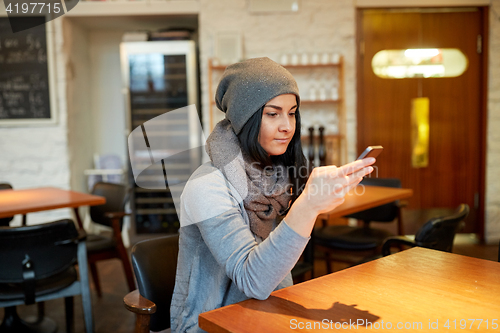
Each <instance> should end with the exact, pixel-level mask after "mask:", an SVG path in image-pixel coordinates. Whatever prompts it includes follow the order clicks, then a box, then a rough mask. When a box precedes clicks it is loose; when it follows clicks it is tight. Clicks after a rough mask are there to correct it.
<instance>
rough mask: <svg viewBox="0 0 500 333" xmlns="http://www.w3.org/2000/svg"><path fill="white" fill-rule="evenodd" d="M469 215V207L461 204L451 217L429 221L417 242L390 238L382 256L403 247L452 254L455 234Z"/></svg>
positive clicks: (383, 248)
mask: <svg viewBox="0 0 500 333" xmlns="http://www.w3.org/2000/svg"><path fill="white" fill-rule="evenodd" d="M468 214H469V206H468V205H466V204H461V205H460V206H458V208H457V209H456V210H455V212H454V213H453V214H452V215H450V216H443V217H436V218H432V219H430V220H429V221H427V222H426V223H425V224H424V225H423V226H422V227H420V229H418V231H417V233H416V235H415V240H411V239H409V238H407V237H403V236H399V237H390V238H388V239H386V240H385V242H384V244H383V246H382V255H383V256H387V255H389V254H391V248H393V247H398V248H401V247H403V246H409V247H415V246H420V247H425V248H428V249H434V250H439V251H445V252H452V250H453V240H454V239H455V234H456V233H457V232H458V231H460V230H462V229H463V227H464V225H465V222H464V219H465V218H466V217H467V215H468Z"/></svg>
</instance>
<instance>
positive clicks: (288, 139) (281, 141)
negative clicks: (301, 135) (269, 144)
mask: <svg viewBox="0 0 500 333" xmlns="http://www.w3.org/2000/svg"><path fill="white" fill-rule="evenodd" d="M290 139H291V138H287V139H274V140H275V141H278V142H280V143H287V142H288V141H290Z"/></svg>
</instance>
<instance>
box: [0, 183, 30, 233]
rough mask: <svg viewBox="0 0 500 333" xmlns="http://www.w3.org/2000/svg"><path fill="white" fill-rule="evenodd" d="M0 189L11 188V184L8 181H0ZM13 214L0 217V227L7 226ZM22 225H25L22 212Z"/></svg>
mask: <svg viewBox="0 0 500 333" xmlns="http://www.w3.org/2000/svg"><path fill="white" fill-rule="evenodd" d="M0 190H12V185H10V184H9V183H0ZM13 218H14V216H9V217H4V218H1V219H0V227H8V226H9V223H10V221H12V219H13ZM23 225H26V214H23Z"/></svg>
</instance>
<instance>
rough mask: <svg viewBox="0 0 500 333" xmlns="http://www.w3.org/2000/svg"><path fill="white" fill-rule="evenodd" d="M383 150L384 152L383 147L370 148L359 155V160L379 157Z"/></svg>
mask: <svg viewBox="0 0 500 333" xmlns="http://www.w3.org/2000/svg"><path fill="white" fill-rule="evenodd" d="M382 150H384V147H382V146H368V147H367V148H366V149H365V151H364V152H362V153H361V155H359V157H358V160H361V159H363V158H367V157H377V156H378V155H379V154H380V153H381V152H382Z"/></svg>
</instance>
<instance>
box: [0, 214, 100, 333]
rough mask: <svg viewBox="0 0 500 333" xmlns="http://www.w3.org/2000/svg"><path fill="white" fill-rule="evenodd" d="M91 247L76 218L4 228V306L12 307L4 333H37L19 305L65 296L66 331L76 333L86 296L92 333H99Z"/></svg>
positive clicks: (0, 245) (0, 328) (0, 294)
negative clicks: (76, 300)
mask: <svg viewBox="0 0 500 333" xmlns="http://www.w3.org/2000/svg"><path fill="white" fill-rule="evenodd" d="M85 245H86V244H85V232H83V231H81V232H78V231H77V230H76V227H75V224H74V222H73V221H72V220H67V219H66V220H60V221H56V222H51V223H44V224H38V225H32V226H22V227H0V253H1V254H2V255H1V256H0V267H1V269H0V307H4V308H6V309H5V316H4V319H3V322H2V324H1V325H0V332H26V331H29V332H34V330H33V331H32V330H30V329H34V328H35V326H34V325H33V324H30V323H26V322H24V321H23V320H21V319H20V318H19V316H18V315H17V312H16V308H15V307H16V306H17V305H21V304H34V303H38V302H44V301H47V300H51V299H55V298H63V297H64V299H65V306H66V329H67V332H74V322H73V296H75V295H82V303H83V312H84V317H85V327H86V332H87V333H91V332H93V330H94V325H93V320H92V305H91V300H90V288H89V280H88V270H87V253H86V246H85ZM76 265H78V266H79V268H78V273H77V270H76V269H75V268H76ZM35 324H41V323H35ZM39 326H40V325H38V326H37V327H39Z"/></svg>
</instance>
